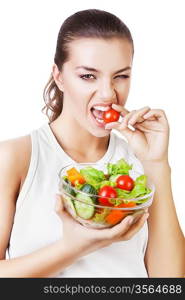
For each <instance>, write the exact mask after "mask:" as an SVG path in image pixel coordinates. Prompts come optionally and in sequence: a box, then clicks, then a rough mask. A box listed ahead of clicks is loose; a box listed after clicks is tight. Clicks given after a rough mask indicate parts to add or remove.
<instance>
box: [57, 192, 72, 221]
mask: <svg viewBox="0 0 185 300" xmlns="http://www.w3.org/2000/svg"><path fill="white" fill-rule="evenodd" d="M55 212H56V214H57V215H58V216H59V217H60V218H61V219H65V220H69V219H71V217H70V215H69V214H68V213H67V211H65V206H64V199H63V197H62V195H58V194H56V203H55Z"/></svg>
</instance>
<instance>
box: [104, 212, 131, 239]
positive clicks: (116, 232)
mask: <svg viewBox="0 0 185 300" xmlns="http://www.w3.org/2000/svg"><path fill="white" fill-rule="evenodd" d="M133 220H134V218H133V217H132V216H127V217H126V218H124V219H123V220H122V221H121V222H120V223H119V224H117V225H115V226H114V227H112V228H108V229H104V234H105V233H107V238H108V239H111V240H112V239H115V238H119V237H120V235H122V234H124V233H126V232H127V231H128V229H129V227H130V225H131V224H132V222H133Z"/></svg>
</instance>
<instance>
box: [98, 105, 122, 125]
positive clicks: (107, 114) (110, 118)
mask: <svg viewBox="0 0 185 300" xmlns="http://www.w3.org/2000/svg"><path fill="white" fill-rule="evenodd" d="M102 117H103V120H104V123H110V122H117V121H118V120H119V117H120V113H119V112H118V111H116V110H114V109H112V108H111V109H109V110H107V111H104V112H103V116H102Z"/></svg>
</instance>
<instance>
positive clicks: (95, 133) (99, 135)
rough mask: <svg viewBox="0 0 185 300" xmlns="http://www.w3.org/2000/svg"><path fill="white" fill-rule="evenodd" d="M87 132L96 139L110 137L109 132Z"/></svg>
mask: <svg viewBox="0 0 185 300" xmlns="http://www.w3.org/2000/svg"><path fill="white" fill-rule="evenodd" d="M89 132H90V133H91V134H92V135H93V136H96V137H99V138H100V137H106V136H109V135H110V130H89Z"/></svg>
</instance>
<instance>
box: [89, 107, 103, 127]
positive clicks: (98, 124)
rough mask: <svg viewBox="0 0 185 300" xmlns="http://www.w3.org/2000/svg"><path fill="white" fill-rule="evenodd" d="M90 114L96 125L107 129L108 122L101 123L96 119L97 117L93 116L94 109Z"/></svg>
mask: <svg viewBox="0 0 185 300" xmlns="http://www.w3.org/2000/svg"><path fill="white" fill-rule="evenodd" d="M90 116H91V119H92V121H93V123H96V126H97V127H99V128H102V129H104V130H106V129H105V125H106V124H105V123H99V122H98V121H97V120H96V119H95V117H94V116H93V114H92V111H90Z"/></svg>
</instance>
